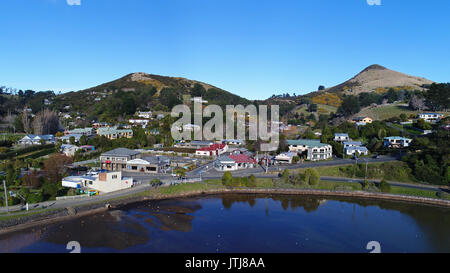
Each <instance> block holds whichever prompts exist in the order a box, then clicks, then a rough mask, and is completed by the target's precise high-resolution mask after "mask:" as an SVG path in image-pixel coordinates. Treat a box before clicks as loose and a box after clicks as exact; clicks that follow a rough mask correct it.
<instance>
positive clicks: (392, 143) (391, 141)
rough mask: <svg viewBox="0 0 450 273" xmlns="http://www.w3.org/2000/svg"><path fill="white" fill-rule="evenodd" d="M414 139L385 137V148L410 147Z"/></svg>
mask: <svg viewBox="0 0 450 273" xmlns="http://www.w3.org/2000/svg"><path fill="white" fill-rule="evenodd" d="M411 141H412V139H410V138H405V137H399V136H392V137H385V138H384V143H383V144H384V147H389V148H404V147H408V146H409V145H410V144H411Z"/></svg>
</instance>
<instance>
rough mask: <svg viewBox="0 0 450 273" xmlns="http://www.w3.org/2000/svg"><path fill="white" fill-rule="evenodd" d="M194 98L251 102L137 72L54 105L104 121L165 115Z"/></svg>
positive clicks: (182, 80) (195, 84)
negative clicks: (150, 112)
mask: <svg viewBox="0 0 450 273" xmlns="http://www.w3.org/2000/svg"><path fill="white" fill-rule="evenodd" d="M195 96H201V97H203V99H204V100H207V101H208V104H217V105H220V106H225V105H227V104H232V105H236V104H243V105H247V104H249V103H250V101H249V100H247V99H245V98H242V97H240V96H237V95H234V94H232V93H230V92H228V91H225V90H222V89H220V88H217V87H215V86H213V85H210V84H207V83H203V82H200V81H195V80H189V79H185V78H180V77H167V76H160V75H153V74H147V73H143V72H138V73H132V74H128V75H126V76H124V77H121V78H119V79H116V80H113V81H110V82H107V83H104V84H101V85H98V86H95V87H91V88H87V89H84V90H80V91H74V92H68V93H65V94H62V95H59V96H57V97H56V98H55V101H54V105H53V106H54V107H55V108H57V109H59V110H60V111H63V112H78V113H80V114H81V113H82V114H85V115H86V116H87V117H90V118H95V117H99V118H100V120H107V119H113V118H116V117H118V116H122V117H123V116H126V115H131V114H133V113H134V112H135V111H137V110H153V111H155V110H156V111H165V112H168V111H170V110H171V108H172V107H173V106H174V105H177V104H181V103H183V102H188V103H189V102H190V98H192V97H195ZM66 107H67V108H68V109H67V108H66Z"/></svg>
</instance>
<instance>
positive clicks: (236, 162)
mask: <svg viewBox="0 0 450 273" xmlns="http://www.w3.org/2000/svg"><path fill="white" fill-rule="evenodd" d="M255 166H256V160H255V159H254V158H252V157H249V156H247V155H245V154H230V155H229V156H225V155H222V156H220V157H219V158H217V159H216V160H215V161H214V169H216V170H218V171H223V172H224V171H236V170H240V169H248V168H254V167H255Z"/></svg>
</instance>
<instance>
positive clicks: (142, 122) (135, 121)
mask: <svg viewBox="0 0 450 273" xmlns="http://www.w3.org/2000/svg"><path fill="white" fill-rule="evenodd" d="M128 122H129V123H130V124H132V125H138V126H142V127H143V128H145V127H147V124H148V123H149V121H148V120H147V119H130V120H128Z"/></svg>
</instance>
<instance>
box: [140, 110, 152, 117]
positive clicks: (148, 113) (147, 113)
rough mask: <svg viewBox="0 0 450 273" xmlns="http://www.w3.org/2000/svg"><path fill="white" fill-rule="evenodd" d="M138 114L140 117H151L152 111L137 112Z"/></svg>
mask: <svg viewBox="0 0 450 273" xmlns="http://www.w3.org/2000/svg"><path fill="white" fill-rule="evenodd" d="M137 116H138V117H140V118H151V117H152V111H148V112H141V111H139V112H137Z"/></svg>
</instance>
